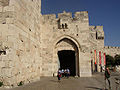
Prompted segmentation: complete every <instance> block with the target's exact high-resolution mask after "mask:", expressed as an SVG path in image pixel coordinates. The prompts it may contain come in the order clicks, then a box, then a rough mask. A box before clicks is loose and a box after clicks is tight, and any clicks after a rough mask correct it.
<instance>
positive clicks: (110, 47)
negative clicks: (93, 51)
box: [104, 46, 120, 50]
mask: <svg viewBox="0 0 120 90" xmlns="http://www.w3.org/2000/svg"><path fill="white" fill-rule="evenodd" d="M104 48H105V49H119V50H120V47H112V46H105V47H104Z"/></svg>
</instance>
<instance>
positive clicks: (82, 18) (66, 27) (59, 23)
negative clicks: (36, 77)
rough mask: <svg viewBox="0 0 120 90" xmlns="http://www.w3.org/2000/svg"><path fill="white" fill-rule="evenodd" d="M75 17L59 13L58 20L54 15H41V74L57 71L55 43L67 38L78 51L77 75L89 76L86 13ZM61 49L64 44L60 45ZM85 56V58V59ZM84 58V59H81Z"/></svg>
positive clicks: (80, 13)
mask: <svg viewBox="0 0 120 90" xmlns="http://www.w3.org/2000/svg"><path fill="white" fill-rule="evenodd" d="M74 16H75V17H74V18H72V17H71V13H66V12H63V13H60V14H58V18H56V16H55V15H54V14H52V15H43V22H42V24H43V26H44V31H42V35H41V36H42V38H41V44H42V46H41V47H44V48H43V51H44V53H43V52H42V56H46V58H48V59H46V58H44V57H42V67H43V70H42V73H43V75H48V74H47V73H48V72H49V73H50V74H49V75H52V74H53V73H54V72H56V71H57V69H58V56H57V47H55V46H56V45H57V43H58V42H59V41H60V40H63V39H64V38H67V39H69V40H71V41H73V42H74V43H75V42H76V44H78V50H79V67H80V71H79V75H80V76H91V66H90V53H89V51H90V50H89V47H90V43H89V41H88V39H89V22H88V20H89V19H88V12H87V11H84V12H76V13H75V15H74ZM62 46H63V48H64V47H65V44H63V45H62ZM85 56H87V57H85ZM83 57H85V58H83Z"/></svg>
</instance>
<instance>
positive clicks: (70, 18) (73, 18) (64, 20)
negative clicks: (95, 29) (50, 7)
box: [43, 11, 89, 29]
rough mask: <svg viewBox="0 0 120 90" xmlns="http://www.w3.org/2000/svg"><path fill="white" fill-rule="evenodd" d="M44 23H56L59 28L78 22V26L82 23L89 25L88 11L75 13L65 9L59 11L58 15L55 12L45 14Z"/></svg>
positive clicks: (66, 27) (65, 27)
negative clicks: (61, 11)
mask: <svg viewBox="0 0 120 90" xmlns="http://www.w3.org/2000/svg"><path fill="white" fill-rule="evenodd" d="M56 17H57V18H56ZM44 23H50V24H51V25H52V24H56V25H58V29H68V28H69V26H70V24H76V25H77V26H78V25H80V24H86V25H89V19H88V11H80V12H75V14H74V15H73V14H72V13H71V12H65V11H63V13H58V15H57V16H56V15H55V14H47V15H43V24H44Z"/></svg>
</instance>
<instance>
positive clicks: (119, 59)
mask: <svg viewBox="0 0 120 90" xmlns="http://www.w3.org/2000/svg"><path fill="white" fill-rule="evenodd" d="M114 59H115V65H120V55H115V57H114Z"/></svg>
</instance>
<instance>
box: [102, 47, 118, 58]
mask: <svg viewBox="0 0 120 90" xmlns="http://www.w3.org/2000/svg"><path fill="white" fill-rule="evenodd" d="M104 51H105V53H106V55H111V56H113V57H114V56H115V55H117V54H118V55H120V47H112V46H105V47H104Z"/></svg>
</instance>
